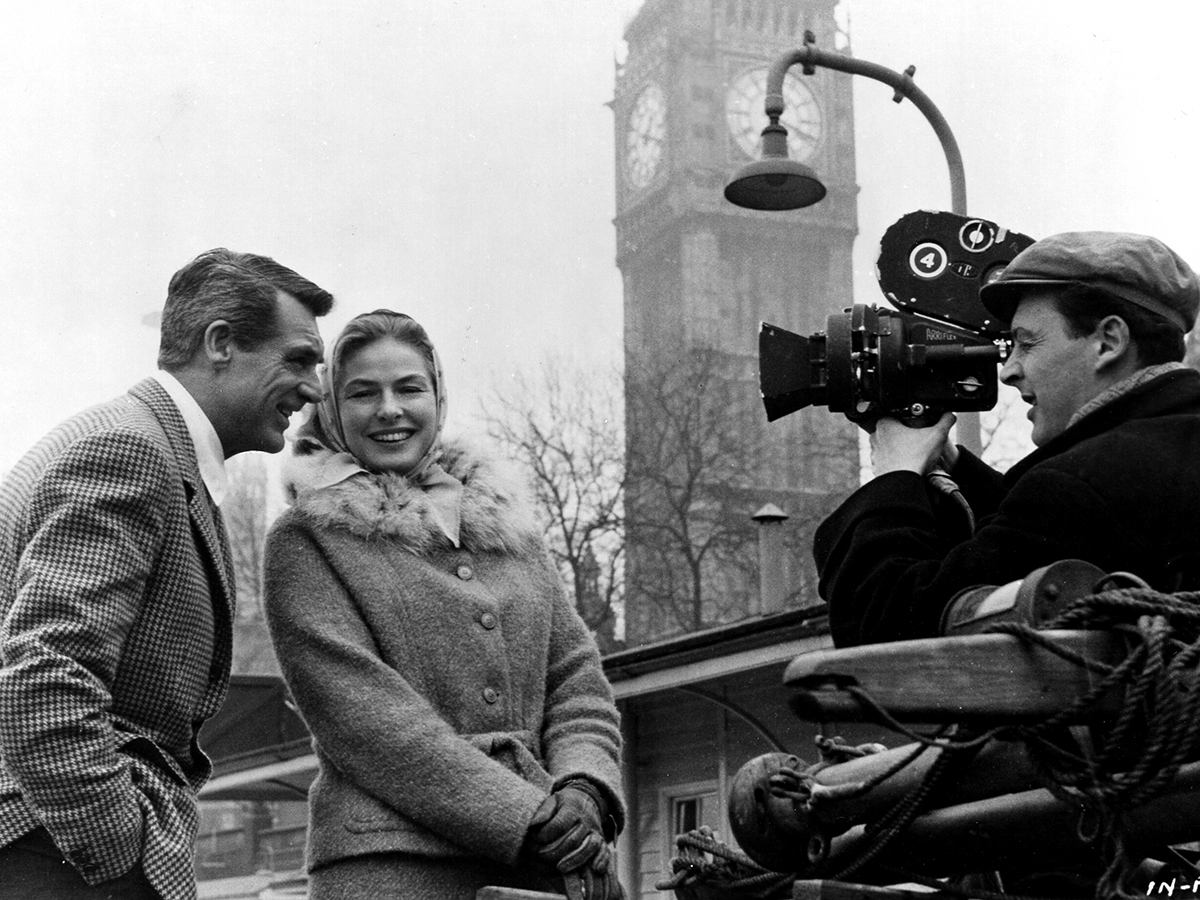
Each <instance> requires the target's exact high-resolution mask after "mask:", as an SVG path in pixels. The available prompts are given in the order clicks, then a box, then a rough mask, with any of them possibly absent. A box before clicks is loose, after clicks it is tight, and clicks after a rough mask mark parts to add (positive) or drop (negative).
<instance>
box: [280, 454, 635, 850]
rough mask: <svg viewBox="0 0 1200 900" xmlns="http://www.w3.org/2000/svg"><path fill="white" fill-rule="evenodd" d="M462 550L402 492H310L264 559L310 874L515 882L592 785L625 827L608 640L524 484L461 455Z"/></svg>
mask: <svg viewBox="0 0 1200 900" xmlns="http://www.w3.org/2000/svg"><path fill="white" fill-rule="evenodd" d="M441 464H442V466H443V468H445V469H446V470H447V471H448V472H449V473H450V474H451V475H453V476H454V477H456V478H458V479H459V480H460V481H461V482H462V483H463V496H462V503H461V533H460V538H461V541H460V543H461V546H460V547H459V548H455V547H453V546H452V545H451V543H450V541H449V540H448V539H447V538H446V537H445V535H444V534H443V533H442V532H441V531H440V530H439V529H437V528H436V527H434V526H433V525H432V524H431V520H430V515H429V512H430V511H429V508H428V505H427V503H426V501H425V497H424V495H423V494H422V492H421V491H420V490H419V489H414V488H412V487H410V486H409V485H408V483H407V482H406V481H405V480H404V479H403V478H402V477H400V476H396V475H390V474H379V475H367V474H365V473H363V474H360V475H357V476H354V477H352V478H350V479H348V480H346V481H342V482H339V483H337V484H335V485H332V486H328V487H323V488H319V489H311V488H309V487H308V486H309V485H311V484H312V477H313V475H314V473H315V467H310V466H308V465H306V461H305V458H304V457H295V458H293V459H292V460H291V462H290V463H289V469H290V471H289V474H288V479H289V482H290V484H289V486H290V487H291V489H292V490H293V491H294V492H295V494H296V500H295V502H294V505H293V506H292V507H291V508H290V509H289V510H288V511H287V512H286V513H284V515H283V516H282V517H281V518H280V519H279V520H278V522H276V524H275V526H274V527H273V529H272V531H271V533H270V535H269V537H268V541H267V554H266V605H267V616H268V622H269V625H270V629H271V635H272V639H273V641H274V644H275V649H276V652H277V654H278V657H279V661H280V665H281V666H282V669H283V674H284V677H285V678H286V680H287V683H288V685H289V687H290V689H291V691H292V694H293V696H294V697H295V700H296V703H297V705H298V707H299V709H300V712H301V714H302V715H303V716H304V719H305V721H306V723H307V724H308V726H309V728H310V730H311V731H312V733H313V737H314V746H315V748H316V752H317V755H318V758H319V761H320V772H319V774H318V776H317V779H316V781H315V782H314V783H313V786H312V788H311V791H310V795H309V800H310V820H311V821H310V829H309V846H308V852H309V858H308V865H309V868H310V869H312V868H315V867H317V866H320V865H322V864H324V863H328V862H331V861H334V860H338V859H344V858H347V857H350V856H355V855H359V854H365V853H375V852H387V851H404V852H407V853H414V854H420V855H431V856H455V855H474V856H478V857H484V858H488V859H492V860H496V861H498V862H501V863H506V864H512V863H514V862H515V861H516V860H517V857H518V854H519V852H520V849H521V846H522V843H523V841H524V838H525V833H526V830H527V828H528V824H529V820H530V818H531V817H532V815H533V813H534V810H535V809H536V808H537V807H538V805H539V804H540V803H541V801H542V800H543V799H544V798H545V796H546V794H547V792H548V791H549V790H550V789H551V788H552V786H553V785H554V784H555V783H558V782H562V781H564V780H565V779H567V778H570V777H572V776H577V775H586V776H587V777H589V778H591V779H592V780H593V781H595V782H597V783H598V784H600V785H601V786H603V788H604V790H605V792H606V793H607V794H608V795H609V797H610V800H611V805H612V807H613V809H614V810H615V811H616V812H617V816H618V819H620V818H621V816H622V815H623V812H622V810H623V806H622V803H621V800H620V774H619V763H618V757H619V753H620V731H619V723H618V715H617V710H616V706H615V704H614V702H613V697H612V691H611V689H610V687H609V685H608V682H607V680H606V679H605V677H604V674H603V671H602V669H601V666H600V656H599V653H598V651H597V649H596V644H595V641H594V640H593V639H592V637H591V635H590V634H589V633H588V631H587V628H586V627H585V626H584V624H583V621H582V620H581V619H580V618H579V616H578V614H577V613H576V612H575V610H574V608H573V607H572V605H571V604H570V602H569V601H568V600H567V598H566V596H565V594H564V592H563V589H562V585H561V581H560V578H559V575H558V572H557V571H556V570H555V568H554V566H553V564H552V563H551V562H550V559H549V556H548V554H547V552H546V549H545V546H544V544H543V541H542V538H541V533H540V531H539V529H538V527H537V524H536V522H535V520H534V517H533V514H532V507H531V504H530V503H529V501H528V500H527V499H526V498H525V496H524V495H525V491H523V490H522V488H521V486H520V483H519V481H518V480H516V479H515V478H513V477H511V476H510V475H507V474H505V472H504V470H503V468H502V467H501V466H500V465H498V464H497V463H495V462H494V461H492V460H489V459H486V458H484V457H483V456H481V455H479V454H478V453H475V452H472V451H470V450H467V449H466V448H464V447H462V446H456V445H450V446H448V448H447V450H446V451H445V453H444V455H443V458H442V460H441Z"/></svg>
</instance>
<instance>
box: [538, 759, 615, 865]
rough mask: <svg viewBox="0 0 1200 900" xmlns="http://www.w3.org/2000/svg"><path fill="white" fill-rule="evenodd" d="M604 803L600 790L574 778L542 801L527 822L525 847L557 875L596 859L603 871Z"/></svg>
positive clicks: (605, 846) (606, 858)
mask: <svg viewBox="0 0 1200 900" xmlns="http://www.w3.org/2000/svg"><path fill="white" fill-rule="evenodd" d="M607 819H608V803H607V801H606V800H605V799H604V794H603V793H601V791H600V789H599V788H598V787H596V786H595V785H594V784H592V783H591V782H589V781H586V780H584V779H576V780H573V781H568V782H566V783H564V784H562V785H560V786H559V787H557V788H556V789H555V790H554V791H553V792H551V794H550V795H549V796H548V797H546V799H545V800H543V801H542V804H541V806H539V807H538V808H537V810H536V811H535V812H534V814H533V818H532V819H530V821H529V831H528V834H527V836H526V846H527V847H528V849H529V850H530V852H531V853H532V854H533V855H534V856H535V857H536V858H537V859H540V860H541V861H542V862H544V863H548V864H549V865H552V866H554V867H555V868H556V869H557V870H558V871H559V872H572V871H575V870H576V869H580V868H582V867H584V866H586V865H588V864H589V863H592V862H593V860H596V859H597V857H600V859H599V862H600V863H601V871H603V869H604V868H607V861H608V846H607V844H606V843H605V831H604V823H605V821H606V820H607Z"/></svg>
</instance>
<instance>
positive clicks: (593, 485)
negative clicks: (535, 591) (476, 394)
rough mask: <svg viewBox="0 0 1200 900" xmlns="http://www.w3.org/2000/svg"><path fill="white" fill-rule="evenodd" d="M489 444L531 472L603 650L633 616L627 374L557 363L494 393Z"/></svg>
mask: <svg viewBox="0 0 1200 900" xmlns="http://www.w3.org/2000/svg"><path fill="white" fill-rule="evenodd" d="M481 414H482V418H483V421H484V423H485V425H486V427H487V430H488V433H489V435H490V436H491V437H492V438H493V439H494V440H496V441H498V442H499V443H500V444H501V446H503V447H504V448H506V449H507V450H508V451H509V452H511V453H512V454H513V455H514V456H515V457H516V458H517V459H519V460H521V461H522V462H523V463H524V464H525V465H526V467H527V468H528V470H529V472H530V474H531V476H532V479H533V486H534V491H535V494H536V498H537V502H538V506H539V508H540V510H541V512H542V514H543V524H544V529H545V536H546V542H547V544H548V546H549V547H550V552H551V554H552V555H553V557H554V559H555V562H556V563H557V565H558V567H559V570H560V572H561V573H562V576H563V579H564V581H565V582H566V584H567V585H568V587H569V589H570V591H571V592H572V596H573V599H574V601H575V605H576V608H577V609H578V610H579V613H580V615H581V616H582V617H583V620H584V621H585V622H586V623H587V625H588V627H589V628H591V629H592V631H593V632H594V633H595V635H596V640H597V643H598V644H599V645H600V648H601V650H603V651H605V652H608V651H611V650H614V649H617V648H618V647H619V646H620V641H621V638H622V632H623V628H622V623H623V616H624V597H625V578H624V551H625V543H624V534H623V526H624V508H623V500H624V495H623V488H624V479H625V465H624V431H623V421H624V420H623V413H622V399H621V381H620V375H619V373H618V372H617V370H616V369H615V367H609V368H603V367H601V368H599V369H594V370H586V369H584V368H582V367H580V366H579V365H577V364H575V363H573V362H570V361H568V360H566V359H564V358H562V357H547V358H545V359H544V360H542V362H541V363H540V364H539V366H538V369H537V372H536V373H528V372H526V373H518V374H516V375H515V376H513V378H512V379H511V380H509V381H508V382H506V383H504V384H503V385H502V386H500V387H497V388H496V389H495V390H494V391H493V396H492V398H491V402H489V403H487V404H485V405H484V407H483V409H482V413H481Z"/></svg>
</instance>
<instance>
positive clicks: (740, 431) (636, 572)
mask: <svg viewBox="0 0 1200 900" xmlns="http://www.w3.org/2000/svg"><path fill="white" fill-rule="evenodd" d="M625 378H626V403H627V419H626V421H627V423H628V426H627V427H628V429H629V433H630V434H629V441H628V444H627V448H628V458H627V467H628V474H627V490H626V503H627V510H628V515H627V520H628V525H627V533H626V540H627V546H628V548H629V549H628V559H629V573H628V578H629V592H630V597H631V605H632V604H634V602H636V608H635V609H631V612H630V615H631V617H632V616H635V615H636V617H637V619H638V621H637V628H636V631H637V634H638V636H639V640H645V639H648V638H653V637H657V636H660V635H665V634H670V633H675V632H679V631H694V630H697V629H700V628H703V627H706V626H709V625H713V624H717V623H720V622H725V621H730V620H732V619H735V618H741V617H743V616H744V615H746V614H747V610H748V609H749V607H750V605H751V604H750V596H749V595H750V592H751V591H753V590H754V589H755V585H756V584H757V566H758V559H757V540H756V534H755V531H754V526H753V525H752V523H751V522H750V518H749V517H750V515H751V514H752V513H753V512H754V511H755V509H756V508H757V506H756V503H761V502H762V501H761V495H762V491H763V489H764V485H765V484H766V483H767V482H768V481H769V477H768V476H767V472H768V471H769V466H768V463H769V461H770V460H772V459H773V458H775V457H776V456H777V454H778V453H779V452H780V448H779V447H778V446H776V445H775V443H774V442H773V440H772V438H773V434H772V432H769V431H768V430H767V429H766V427H765V426H766V422H765V418H764V416H763V413H762V410H761V406H760V403H759V398H758V396H757V389H756V385H755V381H754V378H753V374H752V372H750V371H749V368H748V366H747V365H746V363H745V361H744V360H740V359H738V358H736V357H732V356H730V355H729V354H725V353H722V352H721V351H719V350H715V349H709V348H693V349H688V350H681V351H680V352H679V353H678V354H672V355H670V356H667V355H664V354H659V355H656V356H654V357H645V358H641V359H630V360H629V361H628V362H627V368H626V374H625Z"/></svg>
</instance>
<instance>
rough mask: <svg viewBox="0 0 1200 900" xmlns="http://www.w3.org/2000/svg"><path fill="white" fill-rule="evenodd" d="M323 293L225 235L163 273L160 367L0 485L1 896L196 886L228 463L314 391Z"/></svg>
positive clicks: (214, 703)
mask: <svg viewBox="0 0 1200 900" xmlns="http://www.w3.org/2000/svg"><path fill="white" fill-rule="evenodd" d="M332 303H333V298H332V297H331V296H330V295H329V294H328V293H327V292H325V291H324V290H322V289H321V288H319V287H317V286H316V285H315V284H312V283H311V282H309V281H308V280H306V279H304V278H302V277H300V276H299V275H297V274H296V273H295V272H293V271H291V270H290V269H287V268H285V267H284V266H281V265H279V264H278V263H276V262H274V261H273V260H271V259H268V258H267V257H262V256H254V255H252V254H245V253H234V252H231V251H228V250H224V249H220V250H213V251H209V252H208V253H205V254H202V255H201V256H199V257H197V258H196V259H195V260H193V261H192V262H191V263H189V264H188V265H187V266H185V267H184V268H183V269H181V270H180V271H179V272H177V273H176V274H175V276H174V277H173V278H172V279H171V283H170V287H169V289H168V295H167V301H166V305H165V307H164V311H163V324H162V339H161V345H160V350H159V366H160V369H161V371H159V372H158V373H156V374H155V376H153V377H151V378H147V379H146V380H145V381H142V382H141V383H140V384H138V385H136V386H135V387H133V388H132V389H131V390H130V391H129V393H128V394H126V395H124V396H122V397H119V398H117V399H115V400H112V401H110V402H108V403H104V404H101V405H100V406H96V407H94V408H92V409H89V410H87V411H85V412H82V413H80V414H78V415H76V416H75V417H73V418H71V419H69V420H67V421H66V422H64V423H63V424H61V425H60V426H58V427H57V428H56V429H54V430H53V431H52V432H50V434H48V435H47V436H46V437H45V438H43V439H42V440H41V441H40V442H39V443H38V444H37V445H36V446H35V447H34V448H33V449H32V450H30V451H29V452H28V453H27V454H26V456H25V457H24V458H23V459H22V460H21V461H20V462H19V463H18V464H17V465H16V467H15V468H14V469H13V470H12V472H11V473H10V474H9V475H8V477H7V478H6V479H5V480H4V481H3V483H0V900H7V898H15V897H21V898H39V897H55V898H58V897H97V898H98V897H131V898H155V897H161V898H164V900H192V898H194V897H195V896H196V882H195V875H194V871H193V863H192V852H193V849H192V844H193V841H194V839H195V833H196V825H197V815H196V804H195V794H196V791H197V790H198V789H199V788H200V786H201V785H202V784H203V783H204V781H205V780H206V779H207V778H208V776H209V774H210V771H211V764H210V762H209V760H208V758H207V757H206V756H205V755H204V753H203V752H202V751H201V749H200V747H199V745H198V743H197V739H196V738H197V733H198V731H199V729H200V726H201V725H202V724H203V722H204V720H205V719H207V718H208V717H209V716H211V715H212V714H213V713H214V712H216V710H217V708H218V707H219V706H220V704H221V702H222V700H223V699H224V696H225V691H226V687H227V685H228V681H229V666H230V660H231V647H232V622H233V603H234V585H233V572H232V569H231V566H230V556H229V549H228V544H227V539H226V535H225V530H224V525H223V523H222V521H221V514H220V511H219V506H218V504H219V502H220V500H221V494H222V492H223V489H224V487H225V482H224V460H225V459H227V458H229V457H230V456H233V455H234V454H237V453H241V452H243V451H246V450H266V451H271V452H275V451H278V450H280V449H282V447H283V432H284V430H285V429H286V427H287V424H288V416H289V415H290V414H291V413H292V412H295V411H297V410H299V409H300V408H301V407H302V406H303V405H304V404H305V403H307V402H310V401H314V400H318V399H320V396H321V392H320V386H319V381H318V380H317V377H316V366H317V363H318V362H319V361H320V359H321V355H322V344H321V338H320V335H319V334H318V332H317V326H316V319H315V317H316V316H318V315H323V314H324V313H326V312H328V310H329V308H330V306H331V305H332Z"/></svg>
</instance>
